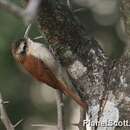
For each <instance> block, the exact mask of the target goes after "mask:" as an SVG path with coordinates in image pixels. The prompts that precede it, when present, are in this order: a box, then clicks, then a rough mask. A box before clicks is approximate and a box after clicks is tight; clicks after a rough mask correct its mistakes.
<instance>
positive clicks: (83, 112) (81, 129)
mask: <svg viewBox="0 0 130 130" xmlns="http://www.w3.org/2000/svg"><path fill="white" fill-rule="evenodd" d="M84 120H86V110H85V109H82V108H80V120H79V123H72V125H73V126H76V127H78V128H79V130H86V125H83V121H84Z"/></svg>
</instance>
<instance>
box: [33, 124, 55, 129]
mask: <svg viewBox="0 0 130 130" xmlns="http://www.w3.org/2000/svg"><path fill="white" fill-rule="evenodd" d="M32 127H51V128H53V127H54V128H57V126H56V125H48V124H32Z"/></svg>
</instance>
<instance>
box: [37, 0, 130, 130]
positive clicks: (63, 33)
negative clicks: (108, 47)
mask: <svg viewBox="0 0 130 130" xmlns="http://www.w3.org/2000/svg"><path fill="white" fill-rule="evenodd" d="M38 22H39V24H40V28H41V31H42V32H43V33H44V34H45V36H46V39H47V40H48V43H49V47H50V48H51V51H52V50H53V54H54V55H55V57H56V59H57V60H59V61H60V63H61V65H62V66H63V67H65V68H66V70H67V72H68V74H69V76H70V78H71V80H72V83H73V84H74V87H75V89H76V90H77V92H78V94H79V95H80V97H81V98H82V100H85V101H88V103H89V109H88V115H89V118H90V120H92V121H97V120H100V121H102V120H106V119H108V120H113V121H118V120H119V117H120V118H121V116H122V115H121V113H122V112H120V114H119V110H122V109H120V108H121V107H123V109H125V111H126V113H127V115H128V112H129V107H126V105H128V104H129V103H128V102H129V96H128V94H129V92H130V88H129V85H128V81H129V79H128V77H129V76H128V74H129V66H130V65H129V59H128V58H127V56H122V57H121V58H120V59H116V60H113V59H110V58H108V57H107V56H105V54H104V52H103V50H102V48H101V47H100V46H99V44H98V43H97V41H96V40H95V39H94V38H93V37H91V36H89V35H88V36H87V37H85V34H86V31H85V30H84V28H83V27H82V26H81V25H80V23H79V21H78V19H77V18H76V16H75V15H74V14H73V13H72V12H71V11H70V10H69V8H67V6H65V5H64V4H63V3H62V2H60V1H58V0H55V1H53V2H52V1H51V0H46V1H44V0H43V2H42V4H41V7H40V10H39V13H38ZM126 99H127V101H126ZM128 106H129V105H128ZM127 108H128V109H127ZM123 115H124V113H123ZM127 117H128V116H127ZM127 119H129V117H128V118H127ZM93 129H100V130H101V129H106V127H104V128H100V127H93ZM109 129H113V128H112V127H109Z"/></svg>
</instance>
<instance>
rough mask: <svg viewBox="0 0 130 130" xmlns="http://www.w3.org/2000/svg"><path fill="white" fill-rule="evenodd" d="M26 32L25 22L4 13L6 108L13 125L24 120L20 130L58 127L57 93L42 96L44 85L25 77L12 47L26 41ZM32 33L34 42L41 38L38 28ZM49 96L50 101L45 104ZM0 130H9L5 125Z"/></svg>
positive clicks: (1, 58) (0, 61)
mask: <svg viewBox="0 0 130 130" xmlns="http://www.w3.org/2000/svg"><path fill="white" fill-rule="evenodd" d="M12 1H13V2H15V3H17V4H20V2H18V1H17V0H12ZM25 29H26V27H25V25H24V24H23V21H22V19H18V18H16V17H15V16H12V15H11V14H9V13H8V12H6V11H3V10H0V92H1V93H2V96H3V98H4V100H5V101H9V103H8V104H5V107H6V110H7V113H8V115H9V117H10V119H11V121H12V123H13V124H15V123H16V122H17V121H19V120H21V119H23V120H24V121H23V122H22V123H21V124H20V125H19V126H18V127H17V130H23V129H24V130H34V129H35V130H39V129H40V128H36V127H34V128H33V127H32V126H31V123H47V124H56V120H57V118H56V116H57V113H56V103H55V90H53V89H51V88H48V87H46V88H45V89H44V87H43V88H42V92H41V84H40V83H38V82H36V81H34V80H32V77H31V76H29V75H27V74H25V73H23V72H22V71H21V70H22V69H20V68H21V67H19V66H18V65H17V64H16V62H15V60H14V59H13V57H12V55H11V43H12V42H13V41H15V40H17V39H19V38H21V37H23V35H24V32H25ZM31 32H33V33H31ZM31 32H30V34H29V35H30V37H32V38H34V37H36V36H38V35H40V33H39V32H38V31H37V27H33V28H31ZM39 86H40V87H39ZM46 92H48V95H47V97H46V98H48V100H46V101H44V97H45V96H46ZM44 93H45V94H44ZM43 94H44V97H42V95H43ZM49 98H50V100H49ZM67 115H69V113H68V114H66V116H67ZM41 129H44V128H41ZM41 129H40V130H41ZM0 130H5V128H4V125H3V124H2V122H1V121H0Z"/></svg>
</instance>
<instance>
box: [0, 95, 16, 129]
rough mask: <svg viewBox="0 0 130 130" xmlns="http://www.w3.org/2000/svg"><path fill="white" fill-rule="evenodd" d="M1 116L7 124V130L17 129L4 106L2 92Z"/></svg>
mask: <svg viewBox="0 0 130 130" xmlns="http://www.w3.org/2000/svg"><path fill="white" fill-rule="evenodd" d="M0 118H1V121H2V122H3V124H4V126H5V128H6V130H15V127H14V126H13V125H12V123H11V121H10V119H9V117H8V115H7V113H6V110H5V108H4V105H3V99H2V95H1V94H0Z"/></svg>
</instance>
